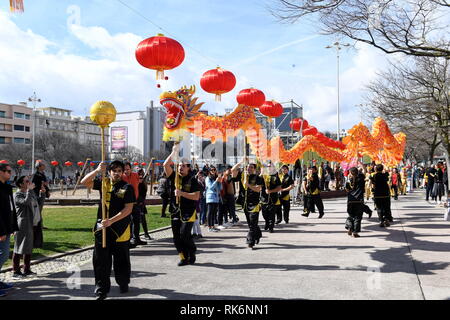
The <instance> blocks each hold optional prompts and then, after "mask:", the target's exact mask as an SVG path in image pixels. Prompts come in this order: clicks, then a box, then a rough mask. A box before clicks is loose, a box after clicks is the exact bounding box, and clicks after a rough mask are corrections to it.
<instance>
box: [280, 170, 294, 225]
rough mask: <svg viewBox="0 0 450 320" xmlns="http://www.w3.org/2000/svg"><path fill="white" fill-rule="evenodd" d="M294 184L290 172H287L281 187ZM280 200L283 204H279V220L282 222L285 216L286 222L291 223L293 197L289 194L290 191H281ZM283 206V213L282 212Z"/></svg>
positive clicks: (284, 187)
mask: <svg viewBox="0 0 450 320" xmlns="http://www.w3.org/2000/svg"><path fill="white" fill-rule="evenodd" d="M293 184H294V180H293V179H292V178H291V176H290V175H289V174H285V175H284V176H283V179H282V180H281V188H282V189H286V188H289V187H290V186H292V185H293ZM280 202H281V206H278V207H277V209H278V211H277V222H278V223H280V222H281V220H282V219H283V218H284V222H286V223H289V211H290V209H291V197H290V195H289V191H283V192H280ZM281 207H283V215H282V212H281Z"/></svg>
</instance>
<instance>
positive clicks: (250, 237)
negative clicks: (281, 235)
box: [237, 173, 264, 246]
mask: <svg viewBox="0 0 450 320" xmlns="http://www.w3.org/2000/svg"><path fill="white" fill-rule="evenodd" d="M244 176H245V175H244V174H242V173H239V174H238V176H237V180H238V181H239V199H238V204H241V205H242V208H243V210H244V213H245V217H246V219H247V224H248V227H249V231H248V234H247V244H249V245H250V246H254V245H255V243H259V239H260V238H261V237H262V233H261V229H260V228H259V226H258V220H259V210H260V203H259V201H260V196H259V194H260V193H259V192H254V191H253V190H251V189H250V188H248V189H245V188H244V184H243V179H244ZM247 179H248V184H250V185H252V186H257V185H259V186H263V185H264V180H263V179H262V178H261V177H260V176H258V175H256V174H251V175H247Z"/></svg>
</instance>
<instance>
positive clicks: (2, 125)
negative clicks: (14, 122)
mask: <svg viewBox="0 0 450 320" xmlns="http://www.w3.org/2000/svg"><path fill="white" fill-rule="evenodd" d="M5 129H6V126H5V125H4V124H3V123H0V131H5Z"/></svg>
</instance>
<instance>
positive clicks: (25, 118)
mask: <svg viewBox="0 0 450 320" xmlns="http://www.w3.org/2000/svg"><path fill="white" fill-rule="evenodd" d="M32 113H33V109H31V108H28V107H27V106H26V103H24V104H5V103H0V145H3V144H13V143H14V144H31V135H32V130H33V122H32Z"/></svg>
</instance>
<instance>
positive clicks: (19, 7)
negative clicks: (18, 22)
mask: <svg viewBox="0 0 450 320" xmlns="http://www.w3.org/2000/svg"><path fill="white" fill-rule="evenodd" d="M9 9H10V11H11V12H23V11H24V8H23V0H9Z"/></svg>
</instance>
